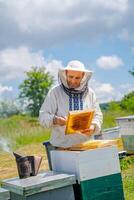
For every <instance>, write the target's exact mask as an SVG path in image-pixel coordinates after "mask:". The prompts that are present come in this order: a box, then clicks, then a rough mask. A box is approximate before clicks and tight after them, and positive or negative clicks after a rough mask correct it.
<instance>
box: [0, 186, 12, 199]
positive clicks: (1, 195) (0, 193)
mask: <svg viewBox="0 0 134 200" xmlns="http://www.w3.org/2000/svg"><path fill="white" fill-rule="evenodd" d="M9 199H10V193H9V191H8V190H5V189H3V188H0V200H9Z"/></svg>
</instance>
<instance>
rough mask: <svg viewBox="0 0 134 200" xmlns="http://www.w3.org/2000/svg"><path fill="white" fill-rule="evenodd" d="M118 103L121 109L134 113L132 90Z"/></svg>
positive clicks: (133, 94) (133, 93)
mask: <svg viewBox="0 0 134 200" xmlns="http://www.w3.org/2000/svg"><path fill="white" fill-rule="evenodd" d="M120 105H121V107H122V108H123V109H126V110H128V111H132V112H133V113H134V91H133V92H130V93H128V94H127V95H125V96H124V97H123V99H122V100H121V102H120Z"/></svg>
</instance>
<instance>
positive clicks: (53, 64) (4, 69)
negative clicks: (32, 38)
mask: <svg viewBox="0 0 134 200" xmlns="http://www.w3.org/2000/svg"><path fill="white" fill-rule="evenodd" d="M0 66H1V68H0V80H1V82H8V81H13V80H16V79H23V78H24V72H26V71H29V70H30V68H31V66H37V67H39V66H45V67H46V70H47V71H50V73H51V74H52V75H54V76H56V73H57V70H58V68H59V67H62V64H61V61H58V60H46V59H45V58H44V56H43V53H42V51H37V52H33V51H30V50H29V49H28V48H27V47H19V48H17V49H6V50H3V51H0Z"/></svg>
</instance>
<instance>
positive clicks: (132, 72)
mask: <svg viewBox="0 0 134 200" xmlns="http://www.w3.org/2000/svg"><path fill="white" fill-rule="evenodd" d="M129 73H130V74H132V76H134V67H133V69H132V70H130V71H129Z"/></svg>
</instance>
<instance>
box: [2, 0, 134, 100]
mask: <svg viewBox="0 0 134 200" xmlns="http://www.w3.org/2000/svg"><path fill="white" fill-rule="evenodd" d="M133 8H134V1H132V0H108V1H106V0H75V1H74V0H64V1H63V0H23V1H18V0H0V100H5V99H9V100H11V99H15V98H17V97H18V94H19V89H18V87H19V85H20V84H21V83H22V82H23V80H24V79H25V78H26V74H25V72H26V71H29V70H30V69H31V66H37V67H40V66H45V67H46V71H49V72H50V73H51V74H52V75H53V76H54V77H55V80H56V79H57V72H58V69H59V68H61V67H65V66H66V65H67V63H68V62H69V61H71V60H79V61H81V62H83V63H84V65H85V67H86V68H87V69H89V70H93V72H94V73H93V76H92V78H91V80H90V82H89V85H90V87H92V88H93V89H94V90H95V92H96V94H97V97H98V99H99V101H100V103H103V102H109V101H111V100H120V99H121V98H122V97H123V96H124V95H125V94H127V93H129V92H131V91H133V90H134V77H133V76H132V75H131V74H130V73H129V72H128V71H129V70H132V68H133V66H134V37H133V36H134V20H133V19H134V12H133Z"/></svg>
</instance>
